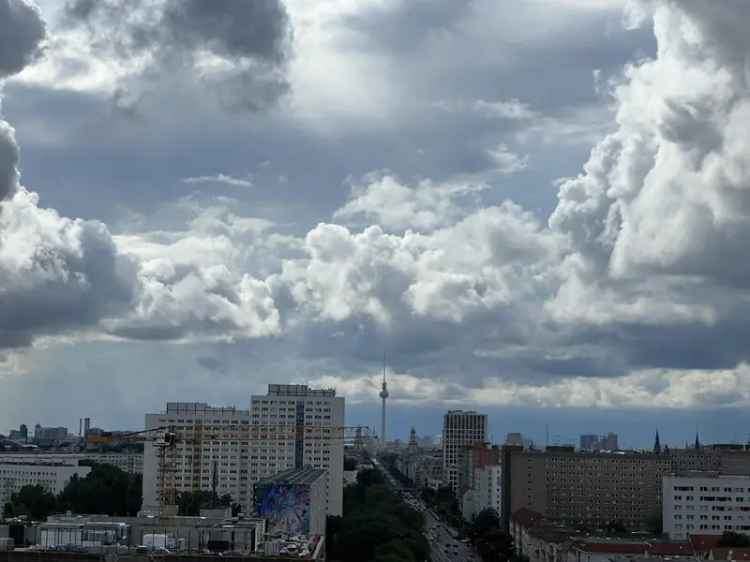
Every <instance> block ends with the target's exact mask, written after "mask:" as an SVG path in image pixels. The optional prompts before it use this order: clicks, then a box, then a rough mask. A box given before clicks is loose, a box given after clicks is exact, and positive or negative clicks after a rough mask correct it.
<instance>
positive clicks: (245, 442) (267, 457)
mask: <svg viewBox="0 0 750 562" xmlns="http://www.w3.org/2000/svg"><path fill="white" fill-rule="evenodd" d="M343 426H344V398H343V397H337V396H336V391H335V390H328V389H325V390H317V389H310V388H308V387H307V386H305V385H275V384H272V385H269V387H268V394H266V395H256V396H252V397H251V409H250V410H238V409H236V408H233V407H227V408H219V407H213V406H209V405H208V404H205V403H201V402H175V403H172V402H170V403H168V404H167V408H166V410H165V411H164V412H163V413H159V414H146V428H147V429H153V428H159V427H166V428H167V429H168V431H169V432H172V433H174V434H175V445H174V446H172V447H168V448H167V450H166V451H165V453H164V455H163V457H164V459H163V460H164V462H163V463H162V458H161V457H162V455H161V452H160V448H159V446H158V444H157V443H155V442H153V441H151V442H146V443H145V445H144V461H143V470H144V474H143V505H144V509H150V510H152V511H154V512H158V510H159V506H160V499H161V498H162V494H163V495H164V497H165V498H166V500H167V503H169V502H171V501H172V499H173V498H174V497H175V495H176V493H178V492H181V491H192V490H206V491H210V490H212V489H213V486H214V482H215V483H216V492H217V494H218V495H220V496H221V495H224V494H229V495H230V496H232V499H233V501H235V502H237V503H239V504H240V505H241V506H242V508H243V511H244V512H246V513H249V512H250V510H251V508H252V503H253V499H252V489H253V488H252V486H253V483H255V482H257V481H258V480H261V479H263V478H268V477H270V476H273V475H275V474H277V473H279V472H282V471H284V470H288V469H290V468H303V467H306V466H312V467H313V468H319V469H322V470H324V471H325V472H326V497H327V502H326V503H327V513H328V514H329V515H341V512H342V508H343V486H344V475H343V471H344V439H343V437H344V435H343V434H344V427H343ZM162 464H163V467H162ZM162 490H163V491H164V492H163V493H162Z"/></svg>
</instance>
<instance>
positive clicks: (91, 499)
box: [57, 463, 142, 515]
mask: <svg viewBox="0 0 750 562" xmlns="http://www.w3.org/2000/svg"><path fill="white" fill-rule="evenodd" d="M91 467H92V468H91V472H89V474H87V475H86V477H85V478H79V477H78V476H73V478H71V480H70V482H68V484H67V486H65V489H64V490H63V491H62V492H61V493H60V495H59V496H58V498H57V501H58V509H59V510H60V511H68V510H70V511H72V512H73V513H98V514H106V515H136V514H137V513H138V511H139V510H140V508H141V487H142V477H141V475H140V474H137V475H136V474H128V473H127V472H125V471H123V470H121V469H119V468H118V467H116V466H113V465H110V464H98V463H93V464H91Z"/></svg>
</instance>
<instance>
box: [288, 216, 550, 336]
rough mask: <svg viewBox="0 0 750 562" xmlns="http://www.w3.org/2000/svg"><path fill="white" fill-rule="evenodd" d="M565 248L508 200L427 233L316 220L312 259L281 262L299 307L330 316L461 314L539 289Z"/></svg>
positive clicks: (309, 246)
mask: <svg viewBox="0 0 750 562" xmlns="http://www.w3.org/2000/svg"><path fill="white" fill-rule="evenodd" d="M561 249H562V239H561V238H559V237H558V236H557V235H555V234H554V233H550V232H548V231H544V230H543V229H542V227H541V225H540V224H539V222H538V221H537V220H536V219H535V218H534V216H533V215H531V214H530V213H527V212H524V211H523V210H522V209H521V208H520V207H518V206H517V205H514V204H512V203H504V204H503V205H501V206H499V207H489V208H485V209H482V210H480V211H477V212H476V213H473V214H471V215H469V216H468V217H466V218H465V219H463V220H461V221H459V222H457V223H456V224H454V225H451V226H447V227H445V228H442V229H439V230H436V231H434V232H432V233H429V234H424V235H423V234H418V233H415V232H412V231H408V230H407V231H406V232H404V233H403V234H401V235H394V234H387V233H385V232H384V231H383V230H382V229H381V228H380V227H378V226H371V227H368V228H366V229H365V230H364V231H362V232H361V233H352V232H350V231H349V230H348V229H347V228H345V227H343V226H340V225H333V224H320V225H318V227H317V228H315V229H313V230H312V231H310V232H309V233H308V234H307V237H306V239H305V250H306V252H307V254H308V258H307V259H303V260H287V261H285V262H284V265H283V271H282V274H281V275H280V279H281V280H283V281H284V282H285V283H287V284H288V285H289V287H290V288H291V294H292V295H293V297H294V299H295V300H296V301H297V303H299V305H300V306H301V307H303V308H305V309H308V310H311V311H312V312H314V313H315V314H316V315H320V316H322V317H323V318H327V319H332V320H344V319H346V318H349V317H351V316H358V315H365V316H368V317H371V318H373V319H375V320H376V321H378V322H380V323H382V324H384V325H389V324H391V323H392V322H394V319H396V318H401V317H403V316H404V315H405V316H406V317H407V318H408V317H409V316H417V317H421V318H423V319H430V318H432V319H439V320H447V321H451V322H461V321H464V320H468V318H469V317H470V316H472V315H473V314H475V313H482V312H485V311H489V310H501V309H503V308H508V307H511V306H513V304H514V301H515V300H516V299H517V298H518V299H521V298H522V297H523V295H526V294H531V293H533V292H534V290H535V288H536V287H537V286H538V285H543V284H545V283H546V281H547V280H546V279H545V275H544V270H545V268H546V267H548V266H549V264H550V263H554V262H555V260H556V259H559V253H560V251H561ZM424 329H426V330H429V329H430V326H429V324H426V325H425V327H424Z"/></svg>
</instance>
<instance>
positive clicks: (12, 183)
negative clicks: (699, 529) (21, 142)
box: [0, 119, 19, 201]
mask: <svg viewBox="0 0 750 562" xmlns="http://www.w3.org/2000/svg"><path fill="white" fill-rule="evenodd" d="M18 177H19V176H18V145H17V144H16V139H15V131H13V128H12V127H11V126H10V125H8V123H6V122H5V121H3V120H2V119H0V201H2V200H3V199H7V198H8V197H10V196H11V195H13V194H14V193H15V192H16V190H17V189H18Z"/></svg>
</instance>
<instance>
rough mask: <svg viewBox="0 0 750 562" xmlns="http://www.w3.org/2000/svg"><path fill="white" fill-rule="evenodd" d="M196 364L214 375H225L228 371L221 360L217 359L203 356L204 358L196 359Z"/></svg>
mask: <svg viewBox="0 0 750 562" xmlns="http://www.w3.org/2000/svg"><path fill="white" fill-rule="evenodd" d="M196 362H197V363H198V364H199V365H200V366H201V367H203V368H204V369H206V370H208V371H212V372H214V373H219V374H222V375H223V374H226V373H227V370H228V366H227V364H226V363H225V362H224V361H222V360H221V359H218V358H216V357H211V356H205V355H204V356H200V357H198V358H197V359H196Z"/></svg>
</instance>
